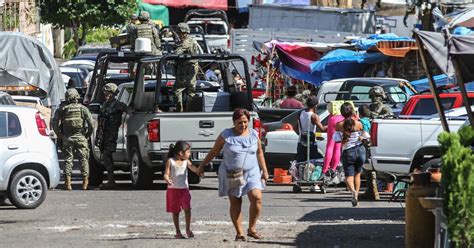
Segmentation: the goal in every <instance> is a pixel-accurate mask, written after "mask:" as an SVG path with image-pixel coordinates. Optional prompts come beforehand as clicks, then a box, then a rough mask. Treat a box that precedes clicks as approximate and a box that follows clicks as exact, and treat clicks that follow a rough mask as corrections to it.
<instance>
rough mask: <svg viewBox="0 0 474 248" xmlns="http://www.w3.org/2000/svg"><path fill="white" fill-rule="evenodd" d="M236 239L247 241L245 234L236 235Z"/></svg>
mask: <svg viewBox="0 0 474 248" xmlns="http://www.w3.org/2000/svg"><path fill="white" fill-rule="evenodd" d="M235 241H244V242H245V241H246V240H245V236H242V235H235Z"/></svg>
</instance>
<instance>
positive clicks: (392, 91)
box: [385, 86, 408, 103]
mask: <svg viewBox="0 0 474 248" xmlns="http://www.w3.org/2000/svg"><path fill="white" fill-rule="evenodd" d="M385 90H386V89H385ZM387 95H388V98H389V99H391V100H392V102H394V103H405V102H406V101H407V100H408V98H407V96H406V94H405V92H403V90H402V89H401V88H400V87H398V86H391V87H390V88H388V94H387Z"/></svg>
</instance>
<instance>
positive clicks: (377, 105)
mask: <svg viewBox="0 0 474 248" xmlns="http://www.w3.org/2000/svg"><path fill="white" fill-rule="evenodd" d="M369 96H370V99H371V100H372V103H371V104H370V106H369V109H370V112H369V113H368V117H369V118H370V119H374V118H381V119H384V118H388V117H390V116H392V115H393V112H392V109H391V108H390V106H388V105H387V104H385V103H383V100H384V99H385V98H386V97H387V96H386V94H385V91H384V90H383V88H382V87H380V86H374V87H372V88H371V89H370V90H369ZM367 151H368V152H370V150H367ZM369 154H370V153H369ZM369 156H370V155H369ZM365 174H366V175H365V176H366V178H367V190H366V191H365V192H364V194H363V195H362V197H364V198H367V199H372V200H379V199H380V195H379V191H378V188H377V174H376V173H375V171H367V170H366V171H365Z"/></svg>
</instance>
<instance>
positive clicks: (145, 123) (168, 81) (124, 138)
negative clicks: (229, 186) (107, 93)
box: [89, 54, 261, 189]
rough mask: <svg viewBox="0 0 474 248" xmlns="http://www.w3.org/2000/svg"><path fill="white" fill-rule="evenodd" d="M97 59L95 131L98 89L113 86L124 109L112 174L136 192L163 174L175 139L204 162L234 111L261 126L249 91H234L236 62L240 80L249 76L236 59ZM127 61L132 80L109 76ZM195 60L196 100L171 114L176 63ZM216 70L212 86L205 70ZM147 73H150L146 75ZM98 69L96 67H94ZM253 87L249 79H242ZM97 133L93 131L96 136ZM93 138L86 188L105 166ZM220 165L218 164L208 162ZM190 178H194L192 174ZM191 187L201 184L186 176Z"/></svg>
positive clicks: (96, 180) (100, 98) (194, 158)
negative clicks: (125, 177)
mask: <svg viewBox="0 0 474 248" xmlns="http://www.w3.org/2000/svg"><path fill="white" fill-rule="evenodd" d="M105 56H106V57H103V58H99V60H100V61H101V63H102V64H103V66H102V67H101V69H98V70H99V71H98V72H97V73H96V72H94V73H95V74H96V75H97V77H96V81H94V90H93V94H92V97H91V101H90V104H89V109H90V110H91V112H92V114H93V119H94V123H95V125H94V126H95V128H96V127H97V119H98V113H99V110H100V105H101V103H102V102H103V101H104V95H103V92H102V90H101V89H102V87H103V85H105V84H106V83H109V82H113V83H116V84H118V85H119V88H120V92H119V94H118V96H117V97H118V99H119V100H120V101H122V102H123V103H125V104H126V105H127V106H128V111H127V112H126V113H123V117H122V125H121V126H120V129H119V137H118V140H117V148H116V152H115V153H114V154H113V159H114V166H115V167H116V170H122V171H127V172H129V173H130V178H131V181H132V184H133V186H134V187H135V188H140V189H147V188H150V187H151V186H152V184H153V180H154V175H155V173H156V172H163V170H164V165H165V161H166V160H167V153H168V151H169V146H170V144H173V143H175V142H176V141H177V140H187V141H190V142H191V144H192V156H191V160H192V161H193V163H196V164H197V163H198V162H200V161H202V160H203V159H204V157H205V156H206V155H207V153H208V152H209V150H210V149H211V148H212V146H213V144H214V141H215V140H216V138H217V137H218V135H219V134H220V132H221V131H222V130H223V129H225V128H229V127H232V126H233V123H232V113H233V109H235V108H239V107H241V108H246V109H248V110H250V111H251V121H250V126H251V127H252V128H255V129H258V130H259V128H260V127H261V125H260V120H259V119H258V116H257V114H256V112H253V111H252V110H253V101H252V96H251V93H250V92H251V91H246V92H241V91H237V88H236V87H235V86H234V82H233V77H232V74H231V71H232V69H233V68H234V66H233V65H234V64H235V63H242V64H243V66H241V67H242V68H245V70H244V71H242V78H244V79H249V78H250V75H249V72H248V67H247V63H246V61H245V60H244V59H243V58H242V57H240V56H238V55H165V56H144V57H142V58H140V59H137V57H136V56H134V55H131V54H130V55H127V54H107V55H105ZM127 59H128V60H130V61H131V62H133V63H135V64H136V66H135V67H134V68H136V70H135V74H136V75H135V77H134V78H130V75H129V74H124V75H122V76H121V77H118V76H113V77H112V76H107V69H108V66H106V65H107V64H114V63H117V62H124V61H126V60H127ZM190 59H192V60H196V61H198V62H199V65H200V70H199V73H198V75H197V78H198V81H197V87H196V95H195V96H194V97H192V98H189V99H188V101H189V102H187V103H186V105H187V106H188V108H187V112H175V110H176V97H175V95H174V89H173V85H174V83H175V76H174V75H176V66H175V65H176V64H178V63H182V62H183V61H184V60H190ZM208 67H209V68H219V69H220V70H221V72H222V78H221V79H218V80H219V81H218V82H216V81H210V80H208V78H207V77H206V73H205V71H206V69H207V68H208ZM149 68H153V71H152V72H151V75H150V74H146V73H149ZM96 69H97V68H96ZM246 85H247V88H251V85H250V80H246ZM95 134H96V132H94V135H95ZM94 140H95V137H92V138H91V144H90V146H91V148H92V149H91V156H90V183H91V185H98V184H100V183H101V182H102V180H103V173H104V167H103V165H102V161H101V153H100V150H99V149H98V147H96V145H95V144H94ZM212 163H213V166H218V165H219V163H220V159H218V158H217V159H214V160H213V161H212ZM190 174H192V173H190ZM189 181H190V183H199V181H200V178H199V177H198V176H197V175H194V174H192V175H190V180H189Z"/></svg>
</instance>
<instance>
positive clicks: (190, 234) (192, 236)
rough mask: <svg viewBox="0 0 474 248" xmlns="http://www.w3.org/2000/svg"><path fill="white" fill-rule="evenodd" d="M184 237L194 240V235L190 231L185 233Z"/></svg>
mask: <svg viewBox="0 0 474 248" xmlns="http://www.w3.org/2000/svg"><path fill="white" fill-rule="evenodd" d="M186 236H188V238H194V233H193V232H192V231H189V232H188V231H186Z"/></svg>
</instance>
